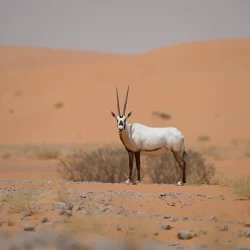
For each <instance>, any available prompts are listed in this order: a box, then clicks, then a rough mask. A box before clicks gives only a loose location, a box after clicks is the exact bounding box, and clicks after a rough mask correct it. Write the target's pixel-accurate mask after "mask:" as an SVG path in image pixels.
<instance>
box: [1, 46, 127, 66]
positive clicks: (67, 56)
mask: <svg viewBox="0 0 250 250" xmlns="http://www.w3.org/2000/svg"><path fill="white" fill-rule="evenodd" d="M124 57H128V56H127V55H124V54H115V53H105V52H99V51H81V50H65V49H51V48H36V47H24V46H4V45H2V46H1V45H0V70H1V71H3V70H13V69H22V68H31V67H49V66H53V65H69V64H72V63H75V64H76V63H90V62H99V61H101V60H106V61H107V60H112V59H118V58H124Z"/></svg>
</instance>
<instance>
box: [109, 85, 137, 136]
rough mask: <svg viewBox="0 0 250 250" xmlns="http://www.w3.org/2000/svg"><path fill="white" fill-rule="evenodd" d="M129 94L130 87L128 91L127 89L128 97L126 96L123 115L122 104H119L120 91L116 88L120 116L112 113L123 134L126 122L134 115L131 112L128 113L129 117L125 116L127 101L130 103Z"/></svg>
mask: <svg viewBox="0 0 250 250" xmlns="http://www.w3.org/2000/svg"><path fill="white" fill-rule="evenodd" d="M128 92H129V86H128V89H127V95H126V99H125V102H124V106H123V112H122V114H121V111H120V104H119V95H118V90H117V88H116V100H117V111H118V115H117V116H116V115H115V114H114V113H113V112H112V111H111V115H112V116H113V117H115V119H116V121H117V128H118V131H119V132H122V130H124V129H125V128H126V121H127V119H128V118H129V117H130V115H131V114H132V111H131V112H129V113H128V115H127V116H125V112H126V106H127V101H128Z"/></svg>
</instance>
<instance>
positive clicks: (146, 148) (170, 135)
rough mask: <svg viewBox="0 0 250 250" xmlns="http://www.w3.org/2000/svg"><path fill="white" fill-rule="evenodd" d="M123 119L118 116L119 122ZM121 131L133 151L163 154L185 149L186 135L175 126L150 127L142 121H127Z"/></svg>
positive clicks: (126, 144) (124, 140)
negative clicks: (141, 122)
mask: <svg viewBox="0 0 250 250" xmlns="http://www.w3.org/2000/svg"><path fill="white" fill-rule="evenodd" d="M121 119H122V118H119V117H117V120H118V124H119V121H120V120H121ZM120 133H121V137H122V140H123V142H124V144H125V146H126V147H127V148H128V149H129V150H131V151H133V152H136V151H141V152H142V153H147V154H150V153H160V154H161V153H166V152H167V151H169V150H173V151H180V150H184V135H183V134H182V133H181V132H180V131H179V130H178V129H177V128H175V127H148V126H145V125H142V124H140V123H133V124H129V123H126V127H125V129H124V130H122V131H121V132H120ZM155 150H156V151H155Z"/></svg>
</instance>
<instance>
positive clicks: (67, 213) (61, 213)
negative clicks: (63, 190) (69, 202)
mask: <svg viewBox="0 0 250 250" xmlns="http://www.w3.org/2000/svg"><path fill="white" fill-rule="evenodd" d="M59 214H60V215H63V216H68V217H69V216H72V211H71V210H61V211H60V213H59Z"/></svg>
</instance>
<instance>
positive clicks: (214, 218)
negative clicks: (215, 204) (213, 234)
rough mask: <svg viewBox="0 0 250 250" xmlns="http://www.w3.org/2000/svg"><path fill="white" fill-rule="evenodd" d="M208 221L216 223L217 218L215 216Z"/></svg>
mask: <svg viewBox="0 0 250 250" xmlns="http://www.w3.org/2000/svg"><path fill="white" fill-rule="evenodd" d="M209 220H210V221H214V222H217V221H218V218H217V217H216V216H211V217H210V219H209Z"/></svg>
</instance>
